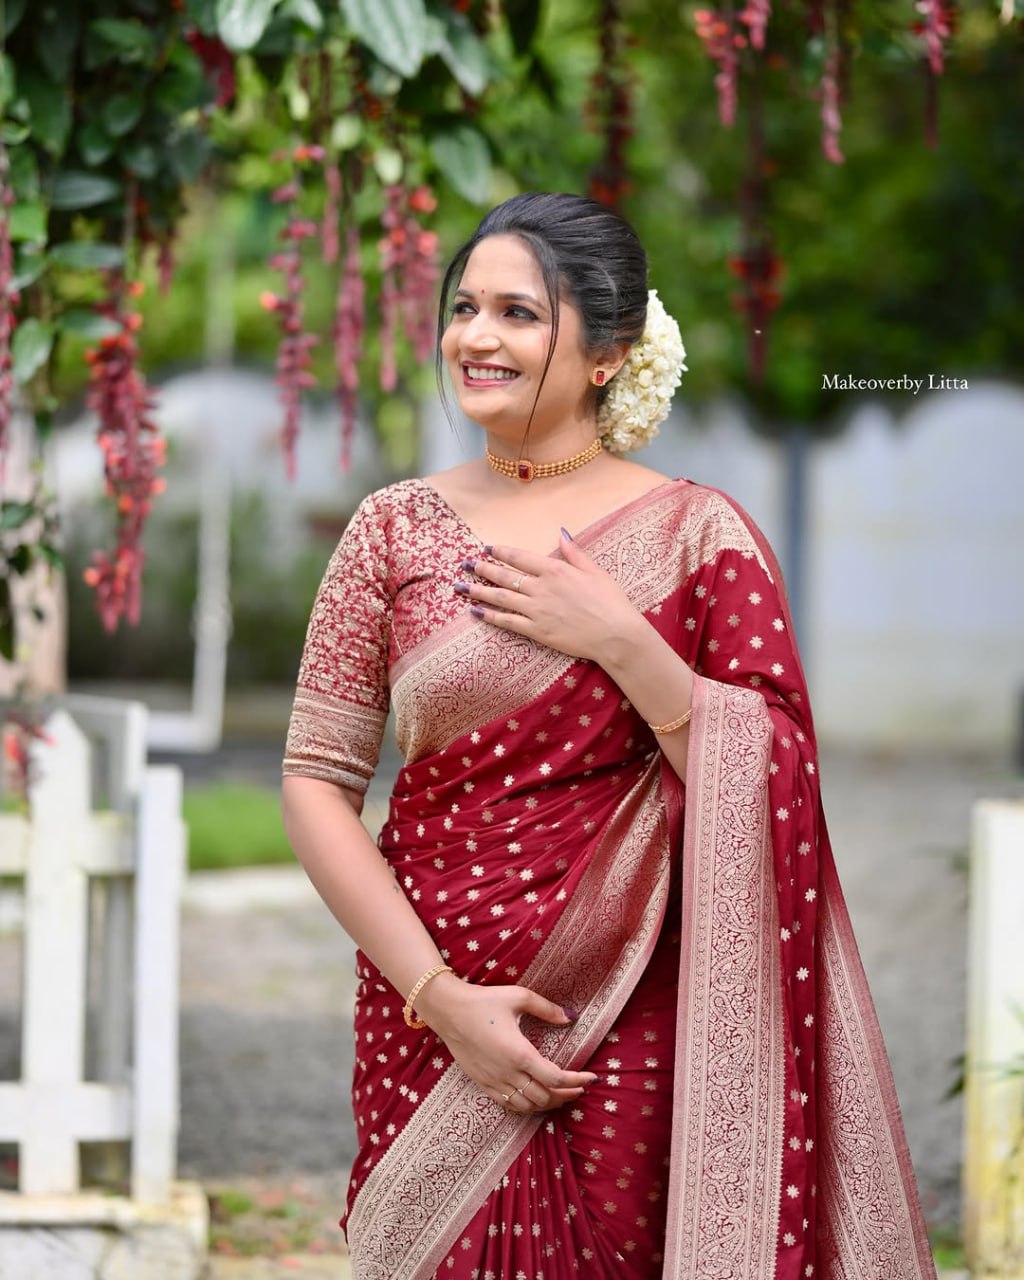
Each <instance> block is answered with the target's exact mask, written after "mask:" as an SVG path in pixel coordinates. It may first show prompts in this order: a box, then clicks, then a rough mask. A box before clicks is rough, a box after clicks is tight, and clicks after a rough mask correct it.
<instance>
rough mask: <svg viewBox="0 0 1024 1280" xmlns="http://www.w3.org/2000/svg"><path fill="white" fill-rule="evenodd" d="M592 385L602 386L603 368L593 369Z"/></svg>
mask: <svg viewBox="0 0 1024 1280" xmlns="http://www.w3.org/2000/svg"><path fill="white" fill-rule="evenodd" d="M594 386H595V387H603V386H604V370H603V369H595V370H594Z"/></svg>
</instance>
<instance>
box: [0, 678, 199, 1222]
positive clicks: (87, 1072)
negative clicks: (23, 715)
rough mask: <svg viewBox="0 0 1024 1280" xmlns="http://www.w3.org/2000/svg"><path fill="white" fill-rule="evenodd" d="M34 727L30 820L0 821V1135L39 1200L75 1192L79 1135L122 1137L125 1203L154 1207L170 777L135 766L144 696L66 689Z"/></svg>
mask: <svg viewBox="0 0 1024 1280" xmlns="http://www.w3.org/2000/svg"><path fill="white" fill-rule="evenodd" d="M45 731H46V735H47V738H48V739H49V741H48V742H38V743H36V744H35V746H34V751H33V760H34V770H33V772H34V779H33V782H32V785H31V792H30V798H31V818H30V819H29V818H24V817H21V816H13V815H9V814H5V815H0V876H3V877H16V878H23V880H24V910H23V929H24V944H23V964H22V970H23V986H22V990H23V996H22V1007H21V1019H22V1069H21V1078H20V1080H18V1081H16V1082H13V1083H10V1082H0V1143H17V1144H18V1147H19V1191H20V1193H21V1194H22V1195H24V1196H40V1195H68V1194H73V1193H75V1192H77V1191H79V1190H80V1187H81V1167H80V1159H79V1146H78V1144H79V1143H81V1142H94V1143H111V1142H125V1141H127V1142H130V1143H131V1172H130V1191H131V1196H132V1199H134V1200H135V1201H136V1202H138V1203H140V1204H150V1205H158V1204H164V1203H166V1202H167V1200H168V1197H169V1196H170V1194H171V1183H172V1180H173V1178H174V1174H175V1167H176V1159H177V1131H178V1113H179V1099H178V966H179V950H178V948H179V909H180V901H181V887H182V880H183V876H184V873H185V861H186V848H187V844H186V834H185V827H184V823H183V820H182V808H181V799H182V794H181V793H182V783H181V772H180V770H179V769H177V768H175V767H170V766H152V765H147V763H146V709H145V707H144V706H143V705H142V704H141V703H131V702H116V701H113V700H110V699H106V698H83V697H69V698H67V699H65V700H63V702H62V704H61V707H60V709H58V710H56V711H55V712H54V713H53V715H52V716H51V717H50V719H49V721H48V723H47V725H46V730H45ZM91 932H92V933H93V934H95V937H91V936H90V934H91ZM90 956H91V960H90ZM90 995H91V996H92V1000H91V1002H90ZM90 1008H91V1012H90ZM90 1019H91V1020H90ZM87 1030H89V1031H90V1034H89V1035H88V1037H87ZM87 1039H88V1045H89V1050H90V1051H89V1053H88V1059H89V1060H88V1061H87V1060H86V1057H87V1054H86V1048H87Z"/></svg>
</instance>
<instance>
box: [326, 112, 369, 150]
mask: <svg viewBox="0 0 1024 1280" xmlns="http://www.w3.org/2000/svg"><path fill="white" fill-rule="evenodd" d="M362 140H363V120H362V117H361V116H357V115H345V116H337V117H336V118H335V121H334V123H333V124H332V125H331V145H332V146H334V147H336V148H337V150H338V151H351V150H352V148H353V147H358V146H359V144H360V142H362Z"/></svg>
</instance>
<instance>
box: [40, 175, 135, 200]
mask: <svg viewBox="0 0 1024 1280" xmlns="http://www.w3.org/2000/svg"><path fill="white" fill-rule="evenodd" d="M120 195H122V191H121V184H120V183H119V182H115V181H114V179H113V178H105V177H104V176H103V175H102V174H100V173H86V172H85V171H84V170H81V169H64V170H62V171H61V172H60V173H58V174H57V175H56V176H55V177H54V179H53V189H52V191H51V193H50V206H51V208H54V209H91V208H92V207H93V206H94V205H98V204H106V203H107V202H108V201H109V200H115V199H117V197H118V196H120Z"/></svg>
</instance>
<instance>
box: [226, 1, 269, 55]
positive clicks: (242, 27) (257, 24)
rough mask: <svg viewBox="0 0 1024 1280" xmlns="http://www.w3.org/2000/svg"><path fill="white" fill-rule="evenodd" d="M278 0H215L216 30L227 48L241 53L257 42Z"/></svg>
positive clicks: (267, 24)
mask: <svg viewBox="0 0 1024 1280" xmlns="http://www.w3.org/2000/svg"><path fill="white" fill-rule="evenodd" d="M277 4H278V0H217V31H218V33H219V35H220V38H221V39H222V40H223V41H224V43H225V44H226V45H227V47H228V48H229V49H234V50H235V52H236V53H241V52H243V51H244V50H246V49H252V48H253V47H254V46H255V45H257V44H259V40H260V36H262V35H263V33H264V31H266V29H267V27H268V26H269V25H270V19H271V18H272V17H273V16H274V10H275V9H276V8H277Z"/></svg>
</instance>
